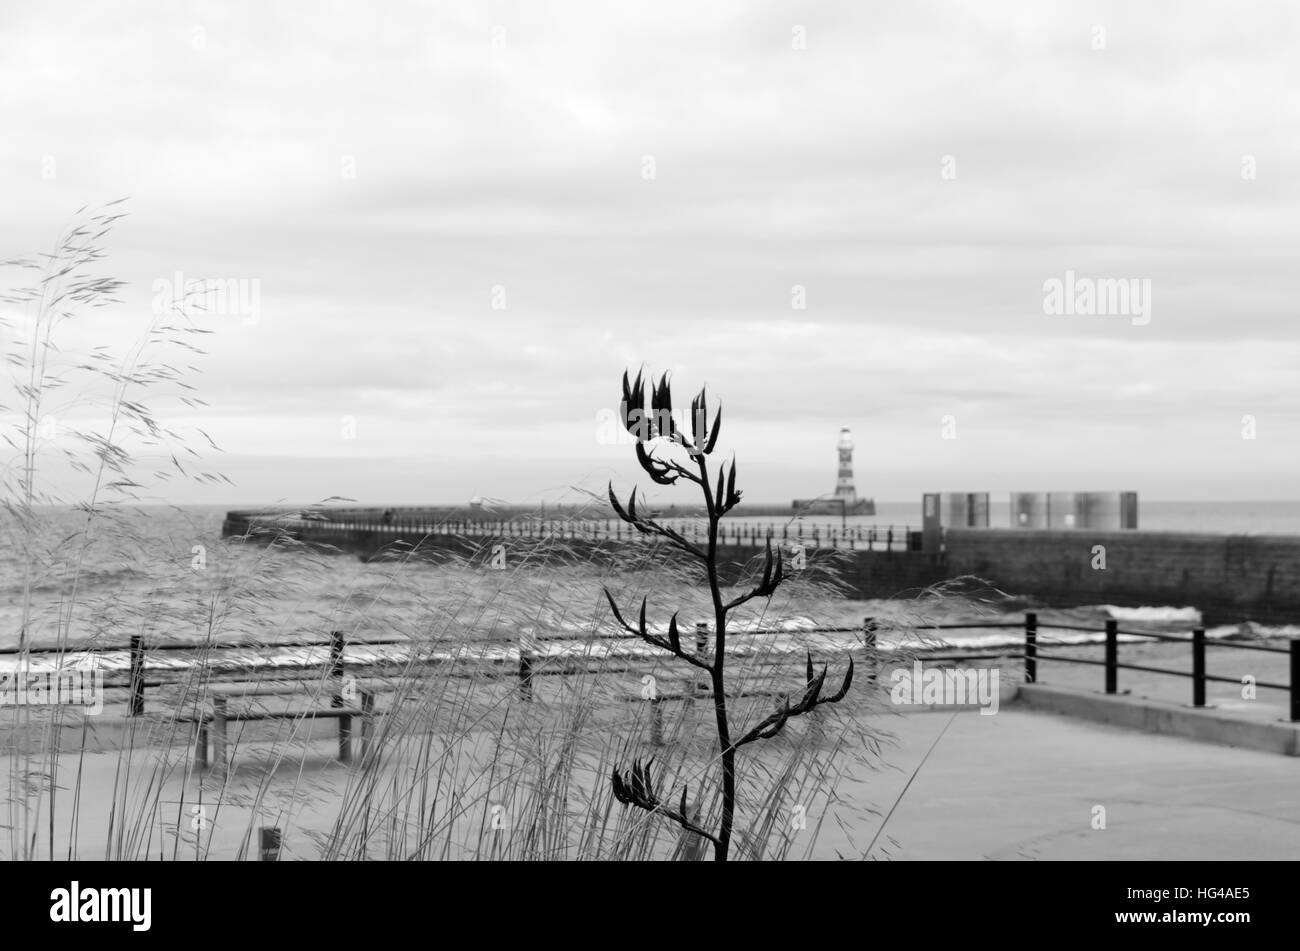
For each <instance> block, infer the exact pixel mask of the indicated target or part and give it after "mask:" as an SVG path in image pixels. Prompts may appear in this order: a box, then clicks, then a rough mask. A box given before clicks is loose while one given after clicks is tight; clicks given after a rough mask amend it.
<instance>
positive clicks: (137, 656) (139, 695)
mask: <svg viewBox="0 0 1300 951" xmlns="http://www.w3.org/2000/svg"><path fill="white" fill-rule="evenodd" d="M143 715H144V637H143V636H141V635H140V634H132V635H131V712H130V716H133V717H138V716H143Z"/></svg>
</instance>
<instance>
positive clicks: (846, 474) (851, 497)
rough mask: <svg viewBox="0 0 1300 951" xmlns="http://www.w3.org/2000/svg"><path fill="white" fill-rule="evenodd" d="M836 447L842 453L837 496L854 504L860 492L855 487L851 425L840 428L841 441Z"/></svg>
mask: <svg viewBox="0 0 1300 951" xmlns="http://www.w3.org/2000/svg"><path fill="white" fill-rule="evenodd" d="M835 448H836V449H838V450H839V454H840V470H839V473H838V475H837V476H836V478H835V498H837V499H843V500H844V501H845V503H846V504H848V505H854V504H855V503H856V502H857V500H858V493H857V491H856V490H855V489H854V488H853V434H852V433H850V432H849V427H847V426H845V427H844V428H843V429H841V430H840V441H839V443H838V444H837V445H836V447H835Z"/></svg>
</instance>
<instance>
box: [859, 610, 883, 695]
mask: <svg viewBox="0 0 1300 951" xmlns="http://www.w3.org/2000/svg"><path fill="white" fill-rule="evenodd" d="M862 631H863V634H862V640H863V642H864V643H865V644H866V648H867V680H869V681H871V682H872V683H875V682H876V678H877V677H878V675H879V673H880V654H879V653H877V651H876V619H875V618H873V617H867V618H863V619H862Z"/></svg>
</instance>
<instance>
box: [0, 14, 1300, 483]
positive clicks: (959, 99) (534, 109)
mask: <svg viewBox="0 0 1300 951" xmlns="http://www.w3.org/2000/svg"><path fill="white" fill-rule="evenodd" d="M304 10H309V11H310V13H309V14H305V13H304V12H303V11H304ZM1297 18H1298V15H1297V13H1296V8H1295V7H1294V6H1293V5H1288V4H1284V3H1269V4H1251V3H1234V4H1232V5H1224V4H1211V3H1187V2H1167V3H1144V4H1140V5H1136V4H1131V3H1095V4H1068V5H1067V4H1044V3H1041V2H1029V0H1026V2H1020V3H915V2H906V3H889V4H877V3H836V4H829V3H793V4H791V3H749V2H747V3H710V4H699V3H670V2H662V0H660V2H655V3H645V4H629V3H620V4H617V5H614V4H607V3H536V2H527V3H525V2H519V3H465V4H456V3H421V4H408V3H389V2H385V3H383V4H361V3H349V4H312V5H304V4H285V3H249V4H209V3H188V4H185V3H182V4H175V5H163V4H151V5H144V4H138V5H137V4H129V3H128V4H119V3H114V4H98V3H89V2H84V3H71V4H47V3H22V2H20V3H6V4H5V5H4V6H3V7H2V8H0V114H2V115H3V117H4V135H3V139H2V140H0V185H2V189H0V221H2V222H3V228H2V229H0V257H8V256H12V255H18V254H32V253H35V252H37V251H39V250H42V249H44V248H46V247H48V245H49V243H50V241H51V240H52V239H53V237H54V236H55V234H56V233H57V232H58V231H59V229H60V227H61V226H62V225H64V224H65V223H66V222H67V220H68V219H69V218H70V216H71V214H72V212H73V211H75V210H76V209H77V208H78V207H79V206H81V205H84V204H97V203H102V202H105V201H109V200H111V199H114V198H119V197H122V196H131V201H130V203H129V210H130V213H131V214H130V217H129V218H128V219H126V220H125V221H123V222H122V223H121V225H120V226H119V228H118V230H117V231H116V233H115V235H114V240H113V242H112V246H111V248H110V250H111V252H112V255H113V258H112V266H113V272H114V273H115V274H116V275H117V276H120V277H122V278H123V279H125V280H127V281H129V282H130V287H129V289H128V292H127V293H126V294H125V295H124V299H125V302H124V304H123V305H122V306H120V307H117V308H115V309H114V310H113V311H112V312H111V313H97V314H96V315H95V316H93V317H91V318H89V319H88V320H87V321H86V322H84V323H83V324H81V325H80V328H79V329H77V330H75V331H74V333H75V334H76V335H77V337H76V339H77V340H78V341H79V342H80V343H82V344H83V345H90V344H95V343H106V344H118V343H122V342H124V341H126V340H128V339H130V338H131V337H132V336H133V335H134V334H136V333H138V331H139V329H140V328H141V327H142V326H143V325H144V324H145V323H147V321H148V320H149V308H150V302H151V299H152V297H153V294H152V291H151V287H152V285H153V282H154V281H155V280H158V279H170V278H171V277H172V275H173V274H174V273H175V272H178V271H179V272H181V273H183V274H184V276H185V277H186V278H190V279H200V278H209V279H219V280H225V279H236V280H239V281H245V282H251V281H256V282H257V285H256V286H257V288H258V291H259V305H260V307H259V311H258V314H257V319H256V320H251V321H250V320H244V319H241V318H240V317H239V316H235V315H225V316H222V315H210V316H209V317H208V318H206V320H207V321H208V323H209V325H210V326H212V327H213V328H215V329H216V331H217V332H216V333H215V334H213V335H212V336H211V338H210V339H209V349H210V353H209V355H208V357H206V358H205V359H204V360H203V361H202V367H203V369H204V372H203V375H202V377H201V378H199V379H198V380H196V383H197V384H198V385H199V387H200V390H201V393H202V395H203V397H204V398H205V399H206V400H207V401H208V403H209V404H210V405H209V407H208V408H207V409H206V410H204V411H202V412H197V411H196V412H195V413H194V414H193V415H190V416H181V415H177V416H175V418H174V420H173V422H175V423H177V424H178V425H179V424H185V425H198V426H202V427H203V428H204V429H205V430H206V431H207V432H209V433H210V434H211V435H212V437H213V438H214V439H215V440H216V442H217V443H218V444H220V445H221V446H222V448H223V449H224V453H223V454H221V455H220V456H213V457H212V462H213V464H214V465H215V466H216V468H218V469H220V470H222V471H224V472H225V473H227V474H228V475H230V477H231V478H232V479H234V481H235V482H236V483H237V487H236V488H234V489H231V488H230V487H225V488H224V489H219V490H218V489H206V488H202V487H198V486H195V487H190V488H186V489H184V490H183V491H182V490H180V489H178V488H174V489H169V490H168V493H169V494H168V498H170V499H173V500H176V501H210V502H222V503H225V502H231V503H239V502H247V503H254V502H267V501H273V500H281V499H292V500H298V501H307V500H312V499H316V498H320V497H324V496H328V495H344V496H350V497H354V498H357V499H361V500H364V501H368V502H375V503H384V502H457V501H462V500H464V499H466V498H468V497H469V496H470V495H472V494H481V495H486V496H492V497H498V498H503V499H508V500H511V501H519V502H523V501H529V500H536V499H539V498H548V499H553V498H556V497H557V496H558V495H559V494H561V493H563V492H564V490H565V487H567V486H571V485H586V486H589V487H594V486H598V485H603V483H604V480H605V479H606V478H613V479H615V481H616V482H617V483H619V484H620V485H623V486H624V487H626V486H628V485H630V483H631V482H632V480H633V479H634V478H635V477H636V476H637V475H638V474H639V473H638V470H637V469H636V466H635V464H634V462H633V460H632V457H631V452H630V450H629V448H628V447H627V446H607V445H601V444H600V443H599V442H598V440H597V438H596V436H597V430H598V426H597V416H598V414H599V413H600V411H601V410H604V409H612V408H614V406H615V405H616V399H617V396H618V393H619V389H618V386H619V377H620V375H621V373H622V372H623V370H624V368H625V367H629V366H630V367H632V368H633V369H634V370H635V368H636V367H637V366H639V365H641V364H643V363H644V364H646V365H647V366H648V367H649V368H650V369H651V370H654V371H656V372H658V371H662V370H670V371H672V372H673V373H674V375H675V378H676V379H677V381H678V383H679V385H680V386H681V387H682V394H683V395H684V396H688V395H689V392H690V391H693V390H694V389H696V388H698V386H699V385H700V384H702V383H708V385H709V387H710V390H711V392H712V393H713V394H714V396H715V397H720V398H721V400H722V401H723V405H724V407H725V408H724V413H725V417H724V419H725V422H724V436H723V442H724V444H725V448H726V449H727V450H734V451H735V452H736V454H737V456H738V458H739V459H740V462H741V473H742V482H743V483H744V484H745V486H746V488H747V497H748V498H751V499H754V500H765V501H788V500H789V499H790V498H792V497H794V496H800V497H806V496H809V495H815V494H819V493H822V492H829V491H830V490H831V489H832V488H833V485H834V476H835V451H834V446H835V440H836V437H837V434H838V430H839V428H840V427H841V426H850V427H852V429H853V432H854V435H855V437H856V439H857V443H858V446H859V452H858V454H857V460H856V470H857V483H858V491H859V493H861V494H864V495H874V496H875V497H876V498H878V499H891V500H912V499H918V498H919V496H920V494H921V493H922V492H923V491H976V490H988V491H1000V490H1020V489H1024V490H1060V491H1069V490H1097V489H1135V490H1138V491H1139V492H1140V493H1142V496H1143V497H1144V498H1147V499H1202V498H1219V497H1223V498H1244V499H1249V498H1254V499H1260V498H1283V497H1294V481H1295V480H1294V474H1295V470H1296V465H1295V463H1296V460H1297V449H1296V447H1297V445H1298V444H1300V438H1298V437H1300V387H1297V384H1296V379H1297V370H1300V324H1297V322H1296V320H1295V312H1296V306H1297V305H1296V302H1297V300H1300V293H1298V292H1300V267H1297V265H1296V262H1297V260H1298V259H1300V256H1298V254H1297V252H1298V251H1300V238H1298V235H1300V230H1298V227H1297V222H1300V186H1298V185H1297V171H1298V170H1300V139H1298V134H1300V96H1297V95H1296V93H1297V90H1298V89H1300V46H1298V44H1297V39H1298V37H1300V33H1298V31H1297ZM1098 27H1100V28H1101V29H1102V30H1103V31H1104V48H1103V49H1095V48H1094V46H1095V45H1096V40H1097V37H1098V36H1099V35H1100V34H1098V32H1097V28H1098ZM800 37H802V38H803V40H804V41H805V42H804V45H805V46H806V48H797V47H798V46H799V45H800V44H799V38H800ZM51 159H53V165H51V163H50V160H51ZM649 160H652V161H653V170H654V177H653V178H647V177H646V175H645V171H646V168H647V167H648V164H647V163H648V161H649ZM51 169H53V170H54V173H53V175H51V174H50V170H51ZM1252 169H1253V177H1251V175H1252V172H1251V171H1247V170H1252ZM945 170H946V171H947V172H948V173H949V175H948V176H947V177H945V174H944V172H945ZM954 170H955V177H953V175H952V174H951V173H952V172H953V171H954ZM1067 270H1073V271H1074V272H1075V273H1076V274H1077V275H1079V276H1085V277H1097V278H1133V279H1139V280H1149V281H1150V282H1151V283H1150V286H1151V289H1152V290H1151V312H1150V321H1149V323H1145V324H1139V323H1137V322H1135V321H1133V320H1130V319H1127V318H1125V317H1119V318H1116V317H1100V316H1082V315H1075V316H1065V315H1062V316H1050V315H1047V314H1045V313H1044V307H1043V302H1044V282H1046V281H1049V280H1051V279H1053V278H1056V279H1064V277H1065V274H1066V271H1067ZM796 285H797V286H799V287H801V288H803V289H804V290H803V293H804V295H806V296H805V300H806V307H805V308H804V309H796V307H795V306H794V303H795V298H794V297H793V296H792V295H793V294H794V293H795V292H793V291H792V288H794V287H795V286H796ZM502 304H504V307H502ZM1247 415H1250V416H1253V417H1255V419H1256V426H1257V438H1256V439H1254V440H1246V439H1243V438H1242V427H1243V417H1244V416H1247ZM945 416H951V417H953V418H954V420H955V425H956V434H957V438H955V439H944V438H942V421H943V418H944V417H945ZM345 417H351V418H352V419H353V420H354V421H355V438H345V436H346V435H348V433H346V432H345V429H346V427H345V425H344V424H343V423H342V421H343V420H344V418H345ZM643 481H644V480H643ZM663 497H665V498H666V497H667V496H663Z"/></svg>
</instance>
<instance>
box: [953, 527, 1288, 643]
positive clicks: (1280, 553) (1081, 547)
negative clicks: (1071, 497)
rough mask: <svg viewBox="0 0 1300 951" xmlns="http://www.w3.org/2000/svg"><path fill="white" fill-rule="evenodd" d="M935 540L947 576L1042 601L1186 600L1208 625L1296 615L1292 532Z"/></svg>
mask: <svg viewBox="0 0 1300 951" xmlns="http://www.w3.org/2000/svg"><path fill="white" fill-rule="evenodd" d="M944 543H945V549H946V550H945V554H946V556H947V565H948V570H949V571H950V572H952V573H953V574H973V575H978V576H979V577H981V578H985V579H987V580H988V581H990V582H991V583H993V584H995V585H997V586H998V587H1000V588H1002V589H1003V590H1007V591H1011V592H1014V593H1017V594H1031V595H1032V596H1033V597H1035V598H1038V599H1040V600H1042V601H1043V602H1045V603H1048V604H1119V605H1126V606H1141V605H1158V604H1173V605H1191V606H1194V607H1197V608H1200V609H1201V611H1202V612H1204V614H1205V616H1206V619H1207V622H1208V623H1231V622H1232V621H1238V620H1243V619H1253V620H1258V621H1262V622H1265V623H1297V622H1300V536H1295V535H1212V534H1199V533H1192V532H1137V531H1110V532H1103V531H1093V530H1086V531H1082V530H1075V531H1071V530H1061V531H1025V530H1018V529H997V528H981V529H974V528H964V529H958V528H953V529H948V530H947V532H946V533H945V538H944Z"/></svg>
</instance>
